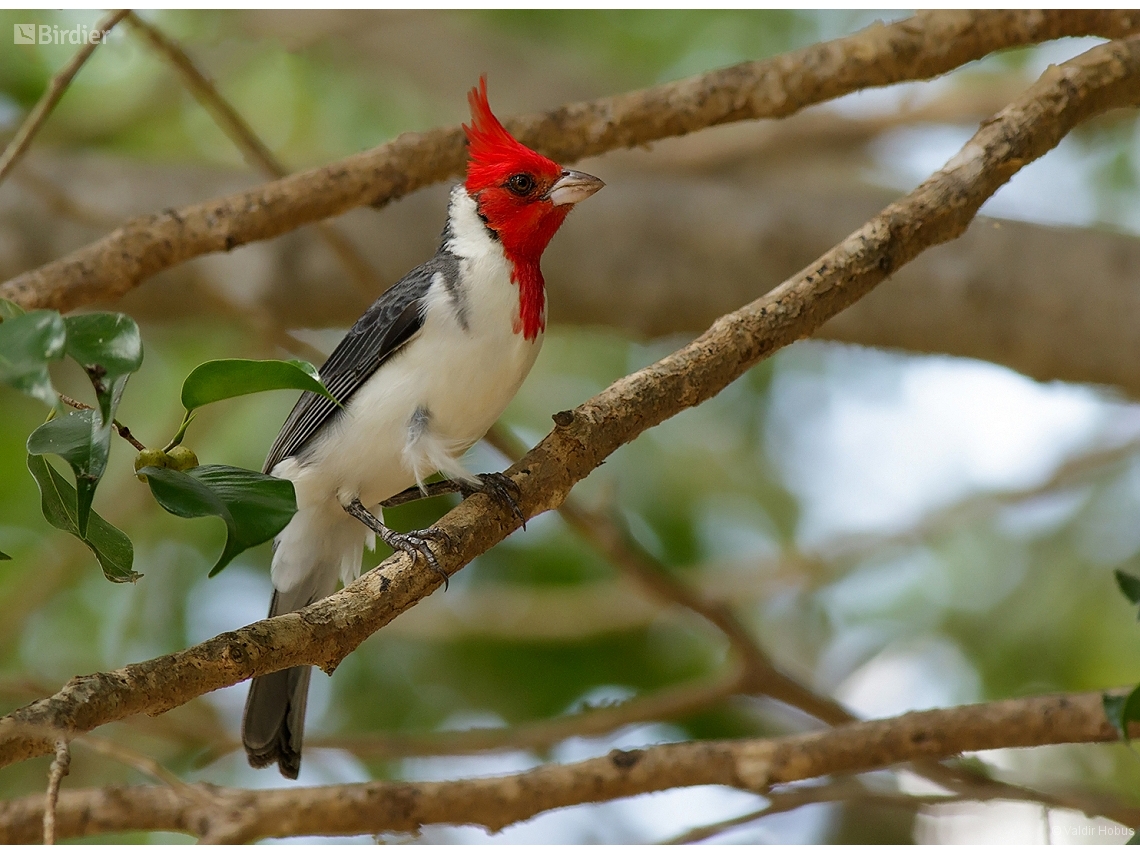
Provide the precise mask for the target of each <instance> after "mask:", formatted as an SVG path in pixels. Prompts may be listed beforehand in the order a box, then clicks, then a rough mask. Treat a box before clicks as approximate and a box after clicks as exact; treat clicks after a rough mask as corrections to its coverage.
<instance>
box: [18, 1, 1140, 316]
mask: <svg viewBox="0 0 1140 855" xmlns="http://www.w3.org/2000/svg"><path fill="white" fill-rule="evenodd" d="M1137 27H1140V15H1137V14H1135V13H1131V12H1098V11H1085V10H1079V11H1050V12H1033V11H1013V12H958V11H955V12H924V13H920V14H919V15H916V16H914V17H913V18H910V19H907V20H905V21H902V22H900V23H897V24H892V25H891V26H882V25H875V26H872V27H869V28H867V29H866V30H863V31H862V32H859V33H856V34H855V35H852V36H847V37H845V38H841V39H836V40H834V41H831V42H825V43H823V44H818V45H813V46H811V47H808V48H804V49H802V50H798V51H793V52H791V53H787V54H783V55H781V56H778V57H774V58H772V59H768V60H763V61H759V62H751V63H743V64H741V65H736V66H732V67H730V68H725V69H720V70H718V71H713V72H709V73H707V74H703V75H700V76H697V77H692V78H688V79H686V80H681V81H678V82H676V83H670V84H666V85H662V86H656V87H653V88H650V89H645V90H641V91H637V92H631V93H627V94H624V95H618V96H615V97H612V98H605V99H602V100H599V101H593V102H588V103H579V104H570V105H567V106H564V107H562V108H560V109H558V110H554V111H552V112H550V113H547V114H544V115H538V116H527V117H522V118H519V119H515V120H513V121H510V122H508V123H507V125H508V127H509V128H510V129H511V130H512V131H513V132H514V133H515V134H516V135H517V136H518V138H519V139H520V140H522V141H523V142H524V143H526V144H528V145H530V146H532V147H534V148H536V149H539V150H541V151H543V152H544V153H546V154H549V155H550V156H552V157H554V158H555V159H558V160H562V161H567V162H570V161H574V160H577V159H579V158H582V157H587V156H589V155H594V154H601V153H602V152H606V151H610V150H612V149H616V148H622V147H626V148H628V147H632V146H635V145H641V144H644V143H647V142H651V141H653V140H658V139H662V138H665V137H670V136H679V135H682V134H687V133H692V132H693V131H696V130H700V129H701V128H706V127H710V126H712V125H719V124H724V123H726V122H737V121H742V120H745V119H760V118H778V117H782V116H789V115H791V114H792V113H795V112H796V111H798V110H801V109H803V108H804V107H807V106H810V105H811V104H818V103H820V102H822V101H826V100H829V99H832V98H837V97H839V96H841V95H846V94H848V93H850V92H854V91H857V90H859V89H866V88H868V87H873V86H886V85H889V84H892V83H899V82H901V81H904V80H923V79H928V78H931V77H936V76H938V75H940V74H944V73H946V72H947V71H951V70H952V69H954V68H957V67H958V66H960V65H962V64H964V63H967V62H970V61H972V60H975V59H979V58H981V57H983V56H985V55H986V54H989V53H991V52H993V51H995V50H1001V49H1002V48H1008V47H1014V46H1018V45H1026V44H1034V43H1037V42H1041V41H1048V40H1050V39H1055V38H1060V37H1062V36H1078V35H1100V36H1104V37H1106V38H1119V37H1123V36H1126V35H1130V34H1131V33H1133V32H1135V30H1136V29H1137ZM463 162H464V148H463V136H462V132H461V130H460V129H459V128H458V127H452V128H442V129H437V130H433V131H428V132H426V133H423V134H412V133H408V134H403V135H401V136H399V137H397V138H396V139H395V140H393V141H392V142H390V143H386V144H385V145H382V146H379V147H377V148H374V149H372V150H371V151H367V152H363V153H362V154H358V155H354V156H353V157H349V158H346V159H344V160H341V161H339V162H337V163H333V164H330V165H328V166H325V167H322V168H320V169H314V170H310V171H308V172H301V173H297V174H295V175H291V176H289V177H287V178H284V179H281V180H279V181H274V182H271V183H269V184H264V185H261V186H260V187H255V188H253V189H252V190H249V191H247V192H245V193H239V194H236V195H233V196H227V197H224V198H221V199H214V200H211V201H208V202H203V203H200V204H197V205H190V206H188V207H185V208H182V209H180V210H177V211H175V210H167V211H164V212H163V213H161V214H153V215H151V216H149V217H141V218H139V219H135V220H132V221H130V222H128V223H126V224H125V225H123V226H122V227H121V228H119V229H117V230H116V231H114V232H112V233H111V234H110V235H108V236H107V237H105V238H103V239H102V240H99V241H96V242H95V243H92V244H89V245H88V246H86V247H83V248H81V249H79V250H77V251H75V252H73V253H71V254H70V255H68V256H66V257H64V258H62V259H59V260H57V261H53V262H51V263H50V264H46V265H44V266H43V267H40V268H37V269H36V270H32V271H29V272H27V273H24V274H22V275H20V276H17V277H16V278H15V279H12V280H11V281H9V282H7V283H5V284H4V285H3V286H0V297H5V298H7V299H10V300H15V301H16V302H17V303H20V304H21V305H24V306H25V307H28V308H31V307H44V308H55V309H60V310H69V309H73V308H75V307H76V306H81V305H84V304H86V303H90V302H93V301H95V300H107V299H112V298H114V297H117V296H119V295H122V294H123V293H125V292H126V291H128V290H130V289H131V288H133V287H134V286H135V285H137V284H138V283H139V282H141V281H142V280H144V279H146V278H147V277H149V276H152V275H154V274H155V273H157V272H159V271H160V270H165V269H167V268H169V267H172V266H174V265H175V264H179V263H181V262H183V261H186V260H187V259H189V258H194V257H195V256H199V255H204V254H206V253H211V252H221V251H224V250H230V249H233V248H234V247H236V246H240V245H242V244H246V243H249V242H251V241H258V240H265V239H267V238H271V237H276V236H277V235H280V234H284V233H285V232H288V231H291V230H293V229H295V228H297V227H298V226H301V225H305V224H308V223H312V222H316V221H318V220H323V219H326V218H328V217H333V216H336V215H338V214H342V213H344V212H346V211H348V210H350V209H352V208H355V207H359V206H362V205H382V204H385V203H387V202H389V201H391V200H393V199H397V198H399V197H401V196H404V195H407V194H408V193H410V192H412V191H413V190H415V189H417V188H420V187H424V186H426V185H428V184H432V183H434V182H437V181H442V180H443V179H445V178H447V177H449V176H452V175H457V174H459V172H460V171H461V170H462V169H463Z"/></svg>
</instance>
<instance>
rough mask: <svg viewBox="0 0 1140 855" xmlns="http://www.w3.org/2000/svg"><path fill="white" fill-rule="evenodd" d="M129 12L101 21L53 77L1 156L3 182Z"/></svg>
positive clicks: (113, 15) (109, 16) (124, 11)
mask: <svg viewBox="0 0 1140 855" xmlns="http://www.w3.org/2000/svg"><path fill="white" fill-rule="evenodd" d="M128 11H129V10H127V9H120V10H119V11H117V12H112V13H111V14H109V15H108V16H107V17H105V18H104V19H103V20H102V21H100V22H99V23H98V24H97V25H96V26H95V29H94V30H93V31H92V32H91V37H90V38H89V39H88V40H87V43H86V44H84V45H83V46H82V47H80V48H79V50H77V51H76V52H75V56H73V57H72V58H71V59H70V60H69V61H68V63H67V65H65V66H64V67H63V68H61V69H60V70H59V71H57V72H56V74H55V76H54V77H52V79H51V82H50V83H49V84H48V88H47V91H46V92H44V94H43V95H41V96H40V100H39V101H37V102H36V106H35V107H33V108H32V112H30V113H29V114H28V116H27V118H25V119H24V122H23V124H21V125H20V128H19V130H17V131H16V136H14V137H13V138H12V140H11V142H9V143H8V145H7V146H6V147H5V148H4V153H3V154H2V155H0V181H3V180H4V179H5V178H7V177H8V173H9V172H11V171H12V168H13V167H14V166H15V165H16V163H17V162H19V160H20V158H21V157H23V155H24V152H25V151H27V150H28V146H30V145H31V143H32V137H34V136H35V135H36V133H37V132H38V131H39V129H40V128H41V127H42V126H43V124H44V122H46V121H47V117H48V116H49V115H50V114H51V111H52V110H54V109H55V105H56V104H58V103H59V99H60V98H62V97H63V93H64V92H66V91H67V87H68V86H69V85H70V84H71V81H72V78H74V77H75V75H76V74H77V73H78V72H79V69H80V68H82V67H83V63H85V62H87V58H88V57H89V56H91V54H92V53H94V52H95V48H97V47H99V45H100V44H101V43H102V41H103V37H104V36H106V34H107V33H108V32H110V31H111V29H112V28H113V27H114V26H115V24H117V23H119V21H121V20H123V18H124V17H125V16H126V15H127V12H128Z"/></svg>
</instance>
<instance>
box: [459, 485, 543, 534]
mask: <svg viewBox="0 0 1140 855" xmlns="http://www.w3.org/2000/svg"><path fill="white" fill-rule="evenodd" d="M459 492H460V493H462V494H463V498H465V499H466V498H467V497H468V496H470V495H473V494H474V493H486V494H487V495H488V496H490V497H491V498H492V499H495V500H496V501H498V502H500V503H502V504H504V505H506V506H507V507H508V508H510V509H511V513H512V514H514V515H515V517H516V518H517V519H518V521H519V522H520V523H522V527H523V531H526V514H524V513H523V512H522V508H520V507H519V498H520V496H521V495H522V491H521V490H519V485H518V484H516V483H515V482H514V481H513V480H511V478H510V477H509V476H507V475H504V474H503V473H502V472H487V473H484V474H483V475H480V476H479V484H478V485H474V484H470V485H468V484H464V485H461V486H460V488H459Z"/></svg>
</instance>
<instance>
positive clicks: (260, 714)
mask: <svg viewBox="0 0 1140 855" xmlns="http://www.w3.org/2000/svg"><path fill="white" fill-rule="evenodd" d="M338 569H339V568H338ZM306 581H309V584H301V585H298V586H297V587H296V588H294V589H293V590H291V591H287V592H283V591H278V590H274V591H273V599H272V600H271V601H270V603H269V616H270V617H276V616H277V615H282V614H287V613H289V612H295V611H297V610H299V609H303V608H304V607H305V606H307V605H310V604H311V603H315V602H316V601H317V600H323V599H324V598H325V597H327V596H329V595H330V594H332V593H333V591H335V590H336V581H337V573H336V572H335V571H334V572H333V573H331V574H330V573H314V574H312V576H311V577H310V579H309V580H306ZM312 670H313V669H312V666H311V665H301V666H298V667H296V668H286V669H285V670H284V671H275V672H274V673H272V674H265V675H264V676H261V677H254V678H253V682H252V683H251V684H250V687H249V697H248V698H247V699H246V702H245V717H244V719H243V721H242V726H241V739H242V742H243V743H244V744H245V753H246V755H247V756H248V757H249V764H250V765H251V766H253V767H254V768H257V769H260V768H262V767H264V766H269V765H272V764H273V763H277V766H278V768H279V769H280V770H281V774H282V775H284V776H285V777H286V778H293V779H296V777H297V775H298V773H299V772H300V771H301V741H302V739H303V737H304V735H305V704H306V702H307V700H308V697H309V676H310V674H311V673H312Z"/></svg>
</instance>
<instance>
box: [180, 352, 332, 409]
mask: <svg viewBox="0 0 1140 855" xmlns="http://www.w3.org/2000/svg"><path fill="white" fill-rule="evenodd" d="M270 389H301V390H304V391H306V392H315V393H317V394H318V395H324V396H325V397H326V398H329V399H331V400H333V401H335V400H336V398H334V397H333V396H332V394H331V393H330V392H329V390H328V389H326V388H325V385H324V383H322V382H321V378H320V376H319V375H318V374H317V369H316V368H314V367H313V366H312V365H311V364H310V363H308V362H304V361H302V360H300V359H290V360H288V361H287V362H283V361H281V360H279V359H215V360H213V361H211V362H203V363H202V364H201V365H199V366H198V367H197V368H195V369H194V370H193V371H191V372H190V374H189V376H187V378H186V381H185V382H184V383H183V384H182V406H184V407H185V408H186V409H187V410H195V409H197V408H198V407H202V406H205V405H206V404H212V403H214V402H215V401H224V400H225V399H226V398H236V397H238V396H239V395H249V394H252V393H253V392H267V391H269V390H270Z"/></svg>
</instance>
